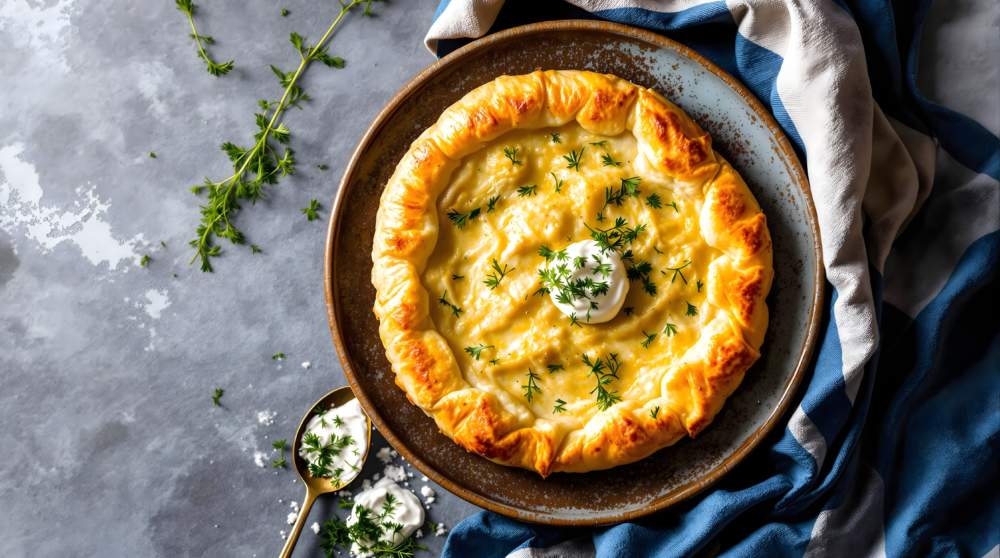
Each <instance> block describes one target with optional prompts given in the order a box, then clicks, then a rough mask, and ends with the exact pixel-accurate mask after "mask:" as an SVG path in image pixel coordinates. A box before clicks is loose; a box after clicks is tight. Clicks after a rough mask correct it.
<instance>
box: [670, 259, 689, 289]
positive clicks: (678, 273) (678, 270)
mask: <svg viewBox="0 0 1000 558" xmlns="http://www.w3.org/2000/svg"><path fill="white" fill-rule="evenodd" d="M689 265H691V260H686V261H685V262H684V263H683V264H681V265H680V266H678V267H668V268H667V271H673V272H674V273H673V275H671V276H670V284H673V283H674V280H675V279H677V277H678V276H680V278H681V281H683V282H684V284H685V285H687V282H688V280H687V277H684V272H683V271H682V270H683V269H684V268H686V267H687V266H689Z"/></svg>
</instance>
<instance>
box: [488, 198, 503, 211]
mask: <svg viewBox="0 0 1000 558" xmlns="http://www.w3.org/2000/svg"><path fill="white" fill-rule="evenodd" d="M498 201H500V196H499V195H497V196H491V197H490V199H488V200H486V213H493V210H494V209H496V207H497V202H498Z"/></svg>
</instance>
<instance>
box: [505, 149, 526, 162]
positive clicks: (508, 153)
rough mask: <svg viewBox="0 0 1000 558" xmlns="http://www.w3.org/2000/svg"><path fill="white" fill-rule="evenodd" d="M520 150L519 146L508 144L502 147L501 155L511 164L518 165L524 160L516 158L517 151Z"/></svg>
mask: <svg viewBox="0 0 1000 558" xmlns="http://www.w3.org/2000/svg"><path fill="white" fill-rule="evenodd" d="M520 150H521V148H520V147H510V146H508V147H504V148H503V156H504V157H506V158H508V159H510V164H511V165H520V164H521V163H523V162H524V161H522V160H520V159H518V158H517V152H518V151H520Z"/></svg>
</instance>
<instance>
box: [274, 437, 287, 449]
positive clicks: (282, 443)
mask: <svg viewBox="0 0 1000 558" xmlns="http://www.w3.org/2000/svg"><path fill="white" fill-rule="evenodd" d="M271 447H272V448H274V449H276V450H278V451H285V448H287V447H288V440H286V439H284V438H282V439H280V440H275V441H273V442H271Z"/></svg>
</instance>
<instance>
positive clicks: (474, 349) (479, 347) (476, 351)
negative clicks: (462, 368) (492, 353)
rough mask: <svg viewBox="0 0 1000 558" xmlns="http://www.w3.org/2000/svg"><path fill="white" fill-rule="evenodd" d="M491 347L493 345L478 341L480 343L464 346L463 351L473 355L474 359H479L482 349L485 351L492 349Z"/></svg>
mask: <svg viewBox="0 0 1000 558" xmlns="http://www.w3.org/2000/svg"><path fill="white" fill-rule="evenodd" d="M492 348H493V345H486V344H484V343H480V344H478V345H476V346H473V347H466V348H465V352H467V353H469V354H470V355H471V356H473V357H475V359H476V360H479V355H481V354H482V353H483V351H485V350H486V349H492Z"/></svg>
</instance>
